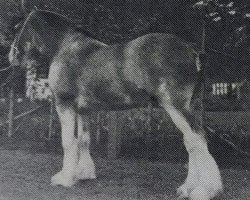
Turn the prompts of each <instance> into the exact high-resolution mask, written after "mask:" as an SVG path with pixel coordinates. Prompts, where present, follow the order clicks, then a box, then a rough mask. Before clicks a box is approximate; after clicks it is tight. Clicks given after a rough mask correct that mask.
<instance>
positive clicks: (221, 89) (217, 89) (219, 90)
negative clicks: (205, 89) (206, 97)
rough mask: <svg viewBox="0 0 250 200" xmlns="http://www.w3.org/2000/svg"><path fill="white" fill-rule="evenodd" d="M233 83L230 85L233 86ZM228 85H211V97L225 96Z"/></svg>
mask: <svg viewBox="0 0 250 200" xmlns="http://www.w3.org/2000/svg"><path fill="white" fill-rule="evenodd" d="M233 84H234V83H232V85H233ZM229 86H230V83H213V84H212V88H213V95H227V94H228V88H229Z"/></svg>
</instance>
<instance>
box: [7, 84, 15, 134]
mask: <svg viewBox="0 0 250 200" xmlns="http://www.w3.org/2000/svg"><path fill="white" fill-rule="evenodd" d="M14 98H15V94H14V87H13V84H11V87H10V91H9V114H8V120H9V123H8V137H11V136H12V135H13V132H14Z"/></svg>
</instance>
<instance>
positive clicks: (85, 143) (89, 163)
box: [75, 114, 96, 180]
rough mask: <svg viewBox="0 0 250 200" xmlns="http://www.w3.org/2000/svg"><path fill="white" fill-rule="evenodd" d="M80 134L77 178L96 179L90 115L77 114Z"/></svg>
mask: <svg viewBox="0 0 250 200" xmlns="http://www.w3.org/2000/svg"><path fill="white" fill-rule="evenodd" d="M77 122H78V123H77V126H78V130H77V132H78V133H77V134H78V138H77V140H78V156H79V160H78V163H77V166H76V172H75V176H76V179H81V180H86V179H95V178H96V173H95V164H94V162H93V160H92V158H91V155H90V149H89V148H90V127H89V116H88V115H80V114H78V115H77Z"/></svg>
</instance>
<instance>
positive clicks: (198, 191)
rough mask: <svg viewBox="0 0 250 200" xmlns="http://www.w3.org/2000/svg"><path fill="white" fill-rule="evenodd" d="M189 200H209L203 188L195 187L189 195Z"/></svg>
mask: <svg viewBox="0 0 250 200" xmlns="http://www.w3.org/2000/svg"><path fill="white" fill-rule="evenodd" d="M189 199H190V200H210V199H211V198H210V195H209V194H208V191H207V190H206V189H205V188H204V187H196V188H194V189H193V190H192V192H191V193H190V195H189Z"/></svg>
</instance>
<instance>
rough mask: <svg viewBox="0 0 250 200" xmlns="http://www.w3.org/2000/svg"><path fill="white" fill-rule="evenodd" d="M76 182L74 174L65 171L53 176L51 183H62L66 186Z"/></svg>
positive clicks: (53, 184) (54, 184)
mask: <svg viewBox="0 0 250 200" xmlns="http://www.w3.org/2000/svg"><path fill="white" fill-rule="evenodd" d="M75 183H76V181H75V180H74V179H73V176H71V175H69V174H66V173H64V172H63V171H60V172H58V173H57V174H55V175H54V176H53V177H52V178H51V185H52V186H56V185H62V186H64V187H71V186H73V185H74V184H75Z"/></svg>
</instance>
